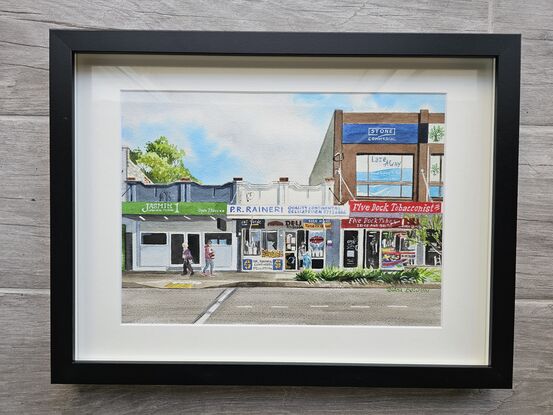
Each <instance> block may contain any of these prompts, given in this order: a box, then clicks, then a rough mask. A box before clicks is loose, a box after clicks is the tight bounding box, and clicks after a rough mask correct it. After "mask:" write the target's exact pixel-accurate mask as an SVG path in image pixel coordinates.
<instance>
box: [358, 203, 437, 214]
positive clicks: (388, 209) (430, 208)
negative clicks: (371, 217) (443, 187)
mask: <svg viewBox="0 0 553 415" xmlns="http://www.w3.org/2000/svg"><path fill="white" fill-rule="evenodd" d="M349 207H350V212H351V216H363V214H368V213H404V214H413V213H414V214H426V215H428V214H438V213H442V203H441V202H370V201H357V200H350V202H349Z"/></svg>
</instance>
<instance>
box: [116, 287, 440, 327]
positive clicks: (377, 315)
mask: <svg viewBox="0 0 553 415" xmlns="http://www.w3.org/2000/svg"><path fill="white" fill-rule="evenodd" d="M123 323H165V324H167V323H172V324H302V325H303V324H305V325H391V326H439V325H440V290H439V289H424V288H421V289H415V290H413V291H411V290H410V289H407V288H402V289H399V290H394V291H390V290H387V289H380V288H367V289H364V288H230V289H221V288H206V289H152V288H124V289H123Z"/></svg>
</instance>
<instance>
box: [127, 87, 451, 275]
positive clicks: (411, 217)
mask: <svg viewBox="0 0 553 415" xmlns="http://www.w3.org/2000/svg"><path fill="white" fill-rule="evenodd" d="M148 94H151V93H146V92H141V91H125V92H124V93H123V98H124V100H123V101H124V104H123V108H122V113H123V118H122V125H123V129H122V141H123V146H122V178H121V183H122V185H121V193H122V200H121V201H122V225H123V227H124V228H123V250H122V252H123V269H124V270H125V271H128V272H133V271H136V272H143V271H164V272H172V271H178V270H179V269H180V268H182V264H183V259H182V252H183V247H184V246H185V245H186V246H187V247H188V248H189V249H190V251H191V253H192V257H193V260H192V264H193V267H194V269H196V270H200V269H202V268H203V267H204V265H205V264H206V257H205V246H206V244H209V245H210V246H211V247H212V249H213V251H214V253H215V258H216V259H215V269H216V270H217V271H222V272H249V273H252V272H254V273H255V272H271V273H273V272H282V273H286V272H290V273H296V272H298V271H300V270H302V269H305V268H306V267H307V268H310V269H313V270H315V271H318V270H323V269H325V268H344V269H354V268H373V269H381V270H385V271H396V270H402V269H406V268H409V267H441V265H442V252H441V240H442V229H441V223H442V214H443V211H444V206H445V204H444V197H445V193H446V192H445V191H446V187H445V179H444V145H445V144H444V143H445V96H444V95H442V94H370V93H367V94H319V93H316V92H310V93H303V92H302V93H300V92H298V93H285V94H271V93H263V94H260V93H257V94H253V93H252V94H248V93H215V92H210V93H202V92H179V93H177V92H174V93H165V92H157V93H156V94H155V98H156V99H155V100H152V99H151V98H152V97H151V96H150V95H148ZM154 101H155V102H154ZM206 114H209V116H207V115H206ZM254 115H255V116H254ZM284 119H286V120H287V121H286V122H283V121H282V120H284ZM145 120H146V121H145ZM147 120H151V121H147ZM212 120H217V122H213V121H212Z"/></svg>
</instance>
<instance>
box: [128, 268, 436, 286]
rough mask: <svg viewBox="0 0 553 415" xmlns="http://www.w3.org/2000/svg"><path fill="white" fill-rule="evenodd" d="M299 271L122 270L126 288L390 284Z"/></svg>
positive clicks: (433, 284) (434, 284)
mask: <svg viewBox="0 0 553 415" xmlns="http://www.w3.org/2000/svg"><path fill="white" fill-rule="evenodd" d="M295 277H296V272H295V271H293V272H236V271H218V272H216V273H215V274H214V275H213V276H212V277H209V276H208V277H206V276H203V275H202V274H200V273H199V272H195V273H194V275H193V276H192V277H191V276H189V275H180V273H178V272H174V271H173V272H171V271H167V272H133V271H131V272H123V288H147V287H150V288H229V287H292V288H388V287H392V285H389V284H383V283H366V284H361V283H356V282H334V281H318V282H307V281H296V280H295ZM401 287H403V288H424V289H428V288H440V284H436V283H432V284H404V285H401Z"/></svg>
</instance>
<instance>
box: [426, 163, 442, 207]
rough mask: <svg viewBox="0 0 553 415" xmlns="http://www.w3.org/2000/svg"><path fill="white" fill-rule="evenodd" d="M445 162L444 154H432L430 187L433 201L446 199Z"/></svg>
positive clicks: (429, 171) (429, 172)
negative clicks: (444, 191) (444, 189)
mask: <svg viewBox="0 0 553 415" xmlns="http://www.w3.org/2000/svg"><path fill="white" fill-rule="evenodd" d="M443 162H444V155H443V154H432V155H431V156H430V166H429V168H428V179H429V180H428V182H429V183H428V187H429V190H430V194H429V196H430V197H431V198H432V199H442V198H443V197H444V194H443V188H444V180H443Z"/></svg>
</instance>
